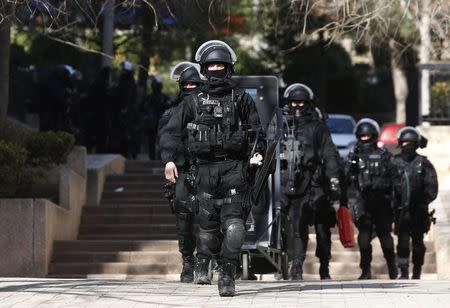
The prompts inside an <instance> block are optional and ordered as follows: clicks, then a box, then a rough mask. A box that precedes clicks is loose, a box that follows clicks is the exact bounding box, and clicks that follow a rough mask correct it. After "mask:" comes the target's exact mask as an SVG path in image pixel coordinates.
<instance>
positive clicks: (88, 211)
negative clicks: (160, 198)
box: [83, 202, 171, 215]
mask: <svg viewBox="0 0 450 308" xmlns="http://www.w3.org/2000/svg"><path fill="white" fill-rule="evenodd" d="M162 214H164V215H168V214H171V211H170V207H169V204H168V203H167V202H165V203H164V202H163V203H154V204H115V203H111V204H101V205H100V206H87V207H85V208H84V209H83V215H162Z"/></svg>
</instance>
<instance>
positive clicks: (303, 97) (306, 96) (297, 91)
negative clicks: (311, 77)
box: [283, 83, 314, 102]
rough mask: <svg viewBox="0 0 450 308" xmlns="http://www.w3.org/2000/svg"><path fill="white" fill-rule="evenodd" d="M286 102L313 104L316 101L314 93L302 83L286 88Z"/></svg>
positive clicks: (284, 95)
mask: <svg viewBox="0 0 450 308" xmlns="http://www.w3.org/2000/svg"><path fill="white" fill-rule="evenodd" d="M283 97H284V99H285V100H286V102H291V101H306V102H313V101H314V93H313V91H312V90H311V88H309V87H308V86H306V85H304V84H302V83H294V84H291V85H290V86H289V87H287V88H286V90H285V91H284V94H283Z"/></svg>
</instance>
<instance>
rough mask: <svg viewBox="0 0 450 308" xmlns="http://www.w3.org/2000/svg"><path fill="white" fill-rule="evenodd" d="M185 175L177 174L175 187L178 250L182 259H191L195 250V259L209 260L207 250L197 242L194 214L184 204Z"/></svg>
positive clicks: (185, 197) (185, 190)
mask: <svg viewBox="0 0 450 308" xmlns="http://www.w3.org/2000/svg"><path fill="white" fill-rule="evenodd" d="M185 179H186V173H184V172H179V174H178V179H177V182H176V185H175V200H174V203H175V216H176V225H177V232H178V249H179V251H180V253H181V254H182V256H183V258H187V257H191V256H192V255H193V254H194V251H195V248H197V258H207V259H209V258H210V252H209V251H208V248H207V247H206V246H205V245H204V244H202V243H201V241H199V240H197V235H198V225H197V223H196V219H195V212H194V210H195V209H193V208H192V207H191V206H189V204H188V203H187V202H186V200H187V197H188V190H187V187H186V184H185Z"/></svg>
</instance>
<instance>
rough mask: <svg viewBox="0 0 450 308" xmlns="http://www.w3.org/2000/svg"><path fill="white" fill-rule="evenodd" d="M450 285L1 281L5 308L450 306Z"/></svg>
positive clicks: (408, 282) (352, 282)
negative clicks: (226, 294)
mask: <svg viewBox="0 0 450 308" xmlns="http://www.w3.org/2000/svg"><path fill="white" fill-rule="evenodd" d="M449 302H450V281H431V280H429V281H423V280H422V281H399V280H397V281H390V280H378V281H375V280H372V281H370V280H369V281H327V282H322V281H306V282H305V281H303V282H278V281H252V282H249V281H245V282H241V281H238V282H237V296H235V297H232V298H221V297H219V296H218V292H217V285H216V284H213V285H210V286H198V285H192V284H181V283H178V282H177V281H173V280H161V279H159V280H146V281H130V280H88V279H79V280H74V279H25V278H22V279H21V278H0V306H1V307H27V308H28V307H64V308H70V307H109V308H111V307H174V306H177V307H271V308H273V307H302V308H305V307H306V308H307V307H333V308H335V307H339V308H340V307H361V306H364V307H393V308H396V307H400V308H402V307H405V308H406V307H407V308H414V307H433V308H440V307H448V306H449V305H448V303H449Z"/></svg>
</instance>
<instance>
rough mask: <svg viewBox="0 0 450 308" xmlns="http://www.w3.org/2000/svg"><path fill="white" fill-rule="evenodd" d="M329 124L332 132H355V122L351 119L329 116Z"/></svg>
mask: <svg viewBox="0 0 450 308" xmlns="http://www.w3.org/2000/svg"><path fill="white" fill-rule="evenodd" d="M327 126H328V129H329V130H330V132H331V133H332V134H353V128H354V124H353V121H352V120H350V119H339V118H329V119H328V120H327Z"/></svg>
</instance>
